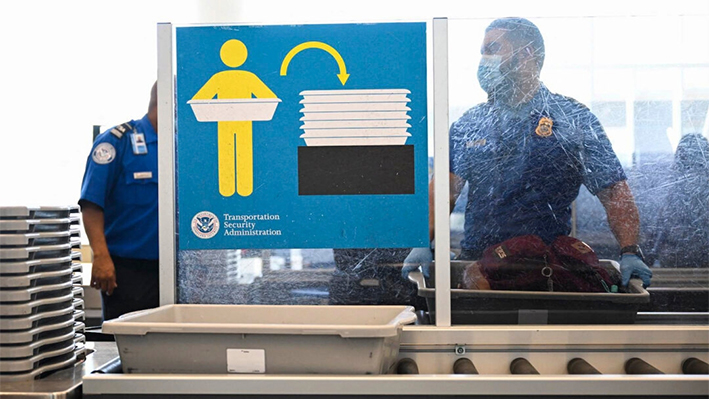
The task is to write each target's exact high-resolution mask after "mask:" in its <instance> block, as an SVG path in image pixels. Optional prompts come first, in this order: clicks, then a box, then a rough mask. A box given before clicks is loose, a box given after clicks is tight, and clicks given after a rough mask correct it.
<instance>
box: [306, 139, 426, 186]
mask: <svg viewBox="0 0 709 399" xmlns="http://www.w3.org/2000/svg"><path fill="white" fill-rule="evenodd" d="M413 193H414V146H412V145H395V146H390V145H381V146H351V147H339V146H336V147H298V194H299V195H356V194H413Z"/></svg>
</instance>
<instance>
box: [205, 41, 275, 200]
mask: <svg viewBox="0 0 709 399" xmlns="http://www.w3.org/2000/svg"><path fill="white" fill-rule="evenodd" d="M219 55H220V57H221V60H222V62H223V63H224V64H225V65H226V66H228V67H230V68H237V67H240V66H241V65H243V64H244V62H245V61H246V58H247V56H248V51H247V49H246V45H244V43H242V42H241V41H239V40H236V39H231V40H228V41H226V42H225V43H224V44H223V45H222V47H221V50H220V52H219ZM214 96H216V97H217V99H252V98H253V97H256V98H274V99H275V98H277V97H276V94H275V93H273V91H271V89H269V88H268V86H266V84H265V83H263V82H262V81H261V79H259V78H258V76H256V75H255V74H253V73H251V72H249V71H242V70H227V71H222V72H218V73H216V74H214V75H213V76H212V77H211V78H210V79H209V80H208V81H207V83H205V84H204V86H202V88H201V89H199V91H197V93H196V94H195V95H194V96H193V97H192V100H211V99H213V98H214ZM254 101H256V100H254ZM279 101H280V100H279ZM274 110H275V107H274ZM247 113H248V112H247ZM235 118H236V119H238V120H233V119H234V117H232V118H225V119H226V120H225V119H224V118H218V119H216V120H217V131H218V133H217V134H218V136H217V152H218V154H219V157H218V163H219V193H220V194H221V195H223V196H225V197H230V196H232V195H234V192H235V191H236V192H237V193H238V194H239V195H241V196H242V197H246V196H249V195H251V193H252V192H253V188H254V183H253V174H254V173H253V146H252V143H253V140H252V123H253V122H252V121H253V120H266V119H262V118H259V117H258V116H254V117H249V116H248V115H246V116H243V115H242V116H239V117H235ZM269 119H270V117H269ZM235 151H236V152H235ZM235 159H236V162H235Z"/></svg>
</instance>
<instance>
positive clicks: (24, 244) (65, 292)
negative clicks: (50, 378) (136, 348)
mask: <svg viewBox="0 0 709 399" xmlns="http://www.w3.org/2000/svg"><path fill="white" fill-rule="evenodd" d="M79 220H80V215H79V208H78V207H75V206H62V207H26V206H12V207H0V382H6V381H24V380H32V379H35V378H40V377H42V376H43V375H45V374H47V373H49V372H51V371H54V370H58V369H61V368H65V367H71V366H73V365H74V364H75V363H76V361H77V359H81V358H82V357H84V356H85V344H86V338H85V337H84V334H83V333H84V328H85V326H84V323H83V321H84V320H85V314H84V310H83V309H84V301H83V295H84V294H83V289H82V288H81V278H82V276H81V273H82V269H81V263H79V261H80V260H81V252H79V250H78V248H79V247H80V246H81V238H80V234H81V233H80V226H79Z"/></svg>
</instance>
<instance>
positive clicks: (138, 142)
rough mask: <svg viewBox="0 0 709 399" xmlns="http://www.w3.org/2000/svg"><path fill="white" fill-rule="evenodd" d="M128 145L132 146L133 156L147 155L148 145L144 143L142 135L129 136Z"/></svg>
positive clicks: (133, 134)
mask: <svg viewBox="0 0 709 399" xmlns="http://www.w3.org/2000/svg"><path fill="white" fill-rule="evenodd" d="M130 143H131V145H132V146H133V154H135V155H145V154H147V153H148V145H147V144H146V143H145V135H143V133H132V134H131V135H130Z"/></svg>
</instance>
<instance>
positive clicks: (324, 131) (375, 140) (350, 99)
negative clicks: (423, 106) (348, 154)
mask: <svg viewBox="0 0 709 399" xmlns="http://www.w3.org/2000/svg"><path fill="white" fill-rule="evenodd" d="M410 93H411V92H410V91H409V90H406V89H365V90H361V89H360V90H306V91H302V92H301V93H300V94H301V95H302V96H303V99H302V100H301V101H300V103H301V104H303V108H302V109H301V110H300V112H301V113H302V114H303V117H302V118H300V120H301V121H302V122H303V125H302V126H301V129H302V130H303V131H304V133H303V134H302V135H301V136H300V137H301V138H302V139H304V140H305V145H306V146H310V147H318V146H381V145H404V144H406V139H407V138H408V137H410V136H411V134H410V133H408V128H410V127H411V125H409V123H408V120H409V119H411V117H410V116H408V115H407V113H408V111H410V110H411V109H410V108H409V107H408V106H407V104H408V103H409V102H410V101H411V100H410V99H409V98H408V94H410Z"/></svg>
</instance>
